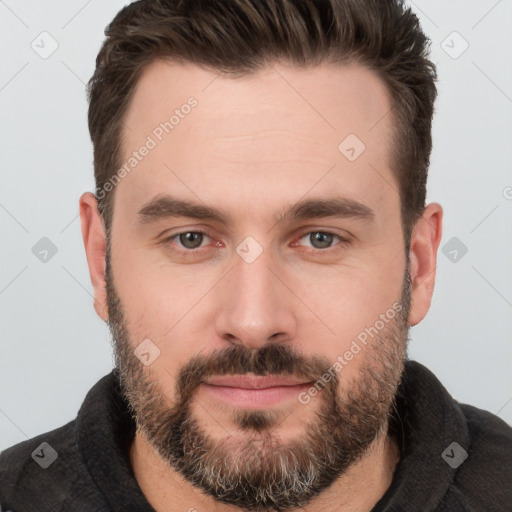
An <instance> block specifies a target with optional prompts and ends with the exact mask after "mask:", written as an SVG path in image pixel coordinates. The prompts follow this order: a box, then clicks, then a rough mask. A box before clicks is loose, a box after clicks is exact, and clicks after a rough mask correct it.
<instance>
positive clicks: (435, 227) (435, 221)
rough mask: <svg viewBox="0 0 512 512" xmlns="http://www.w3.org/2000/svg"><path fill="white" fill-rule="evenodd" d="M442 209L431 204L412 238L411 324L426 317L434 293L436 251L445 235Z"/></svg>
mask: <svg viewBox="0 0 512 512" xmlns="http://www.w3.org/2000/svg"><path fill="white" fill-rule="evenodd" d="M442 221H443V209H442V207H441V205H439V204H438V203H431V204H429V205H428V206H427V207H426V208H425V210H424V211H423V214H422V216H421V218H419V219H418V221H417V222H416V225H415V226H414V229H413V232H412V235H411V248H410V252H409V265H410V266H409V272H410V275H411V281H412V301H411V309H410V313H409V325H411V326H413V325H416V324H419V323H420V322H421V321H422V320H423V318H425V316H426V314H427V312H428V310H429V309H430V304H431V301H432V295H433V293H434V284H435V279H436V267H437V250H438V248H439V244H440V242H441V236H442Z"/></svg>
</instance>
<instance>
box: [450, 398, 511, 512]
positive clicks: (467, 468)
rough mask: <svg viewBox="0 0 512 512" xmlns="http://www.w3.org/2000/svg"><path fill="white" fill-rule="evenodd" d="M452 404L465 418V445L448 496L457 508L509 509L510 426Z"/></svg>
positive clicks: (490, 414)
mask: <svg viewBox="0 0 512 512" xmlns="http://www.w3.org/2000/svg"><path fill="white" fill-rule="evenodd" d="M456 407H459V408H460V410H461V411H462V413H463V415H464V417H465V418H466V425H467V429H468V437H469V445H468V449H467V452H466V453H467V457H466V458H465V460H463V461H462V462H461V463H460V466H459V467H458V468H457V470H456V473H455V475H454V480H453V483H452V486H451V491H452V492H451V493H449V494H451V498H452V499H454V500H456V502H457V504H458V505H459V506H460V507H461V508H460V510H496V511H500V510H503V511H505V510H510V509H511V507H512V483H511V482H512V427H510V426H509V425H508V424H507V423H505V422H504V421H503V420H502V419H500V418H499V417H498V416H496V415H494V414H492V413H490V412H488V411H484V410H482V409H478V408H477V407H473V406H471V405H467V404H458V403H456ZM461 460H462V459H461ZM448 508H449V507H448ZM447 510H448V509H447Z"/></svg>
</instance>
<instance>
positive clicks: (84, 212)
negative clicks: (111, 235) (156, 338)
mask: <svg viewBox="0 0 512 512" xmlns="http://www.w3.org/2000/svg"><path fill="white" fill-rule="evenodd" d="M80 222H81V224H82V238H83V240H84V246H85V253H86V255H87V264H88V266H89V274H90V276H91V282H92V286H93V288H94V309H95V310H96V313H97V314H98V316H99V317H100V318H101V319H102V320H103V321H105V322H106V321H107V320H108V307H107V290H106V282H105V267H106V259H105V254H106V248H107V243H106V242H107V239H106V235H105V228H104V225H103V219H102V217H101V214H100V212H99V210H98V203H97V201H96V198H95V197H94V195H93V194H91V192H86V193H85V194H82V196H81V197H80Z"/></svg>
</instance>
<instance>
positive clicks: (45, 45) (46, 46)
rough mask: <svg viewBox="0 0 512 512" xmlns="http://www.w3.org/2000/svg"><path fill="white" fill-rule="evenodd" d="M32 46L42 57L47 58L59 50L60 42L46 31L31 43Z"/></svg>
mask: <svg viewBox="0 0 512 512" xmlns="http://www.w3.org/2000/svg"><path fill="white" fill-rule="evenodd" d="M30 47H31V48H32V50H34V51H35V52H36V53H37V55H39V57H41V59H47V58H48V57H50V56H51V55H53V54H54V53H55V52H56V51H57V48H58V47H59V43H58V42H57V40H56V39H55V38H54V37H53V36H52V35H51V34H50V33H48V32H46V31H44V32H41V33H40V34H39V35H38V36H37V37H36V38H35V39H34V40H33V41H32V42H31V43H30Z"/></svg>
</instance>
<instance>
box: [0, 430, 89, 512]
mask: <svg viewBox="0 0 512 512" xmlns="http://www.w3.org/2000/svg"><path fill="white" fill-rule="evenodd" d="M75 425H76V420H73V421H70V422H69V423H67V424H66V425H64V426H62V427H59V428H57V429H55V430H52V431H50V432H46V433H45V434H41V435H38V436H36V437H33V438H32V439H29V440H27V441H23V442H21V443H19V444H16V445H14V446H11V447H10V448H7V449H6V450H3V451H2V452H1V453H0V505H1V506H3V507H4V508H7V509H13V510H15V511H16V512H23V511H26V512H32V511H41V510H52V511H53V510H55V511H59V510H64V509H65V504H66V502H67V501H68V500H69V498H70V497H71V496H73V495H76V490H77V486H76V485H75V484H76V483H80V485H79V486H78V487H81V482H83V479H84V476H86V473H85V475H84V470H83V463H82V461H81V457H80V454H79V451H78V448H77V444H76V440H75ZM63 506H64V508H62V507H63ZM0 510H2V509H1V508H0Z"/></svg>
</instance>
